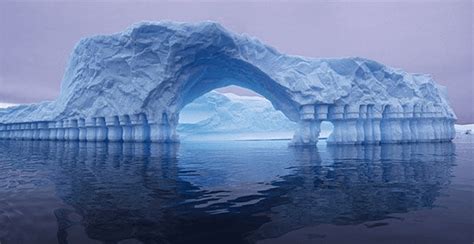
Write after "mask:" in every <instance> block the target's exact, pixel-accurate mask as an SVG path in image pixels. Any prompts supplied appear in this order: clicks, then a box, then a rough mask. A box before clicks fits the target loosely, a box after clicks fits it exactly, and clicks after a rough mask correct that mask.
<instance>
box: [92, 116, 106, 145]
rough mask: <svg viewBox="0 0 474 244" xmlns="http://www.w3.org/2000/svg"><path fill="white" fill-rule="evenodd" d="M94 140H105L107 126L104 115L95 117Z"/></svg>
mask: <svg viewBox="0 0 474 244" xmlns="http://www.w3.org/2000/svg"><path fill="white" fill-rule="evenodd" d="M95 122H96V138H95V139H96V141H107V126H106V125H105V118H104V117H97V118H96V121H95Z"/></svg>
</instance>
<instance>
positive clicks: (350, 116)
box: [341, 105, 360, 144]
mask: <svg viewBox="0 0 474 244" xmlns="http://www.w3.org/2000/svg"><path fill="white" fill-rule="evenodd" d="M359 107H360V106H359V105H345V106H344V116H343V118H344V119H343V120H342V126H343V128H344V132H343V134H342V141H341V143H343V144H356V143H357V138H358V135H357V132H358V130H357V120H358V119H359Z"/></svg>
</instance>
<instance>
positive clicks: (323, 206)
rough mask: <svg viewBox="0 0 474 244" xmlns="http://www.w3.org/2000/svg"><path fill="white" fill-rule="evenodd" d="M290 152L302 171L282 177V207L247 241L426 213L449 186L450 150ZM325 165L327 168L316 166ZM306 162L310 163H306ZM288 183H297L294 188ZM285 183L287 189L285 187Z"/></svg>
mask: <svg viewBox="0 0 474 244" xmlns="http://www.w3.org/2000/svg"><path fill="white" fill-rule="evenodd" d="M325 149H326V151H322V152H321V154H320V155H321V156H319V154H318V152H317V151H316V150H314V149H311V148H296V149H294V150H295V155H297V156H296V157H297V158H298V160H300V161H301V163H303V164H304V166H303V167H301V168H300V169H299V171H298V172H297V173H295V174H294V175H290V176H287V177H286V178H285V180H286V181H285V182H284V183H283V184H282V185H281V186H280V187H282V188H286V187H288V189H287V191H286V192H287V193H286V195H285V197H286V198H288V199H289V201H288V202H287V203H286V204H282V205H280V206H276V207H274V208H272V213H271V214H270V218H271V221H269V222H267V223H265V224H264V225H263V226H262V227H261V228H260V229H259V230H258V231H256V232H255V233H254V235H253V237H252V238H255V239H267V238H273V237H278V236H281V235H283V234H285V233H287V232H289V231H292V230H296V229H300V228H303V227H306V226H313V225H317V224H323V223H324V224H326V223H327V224H336V225H338V224H341V225H348V224H349V225H350V224H359V223H363V222H366V221H374V220H381V219H385V218H390V215H391V214H394V213H405V212H409V211H413V210H417V209H422V208H431V207H433V205H434V202H435V200H436V198H437V197H438V195H439V190H440V189H441V188H442V187H444V186H446V185H447V184H449V177H450V173H451V167H452V164H453V162H454V157H455V156H454V144H452V143H442V144H416V145H415V144H410V145H408V144H404V145H383V146H337V147H327V148H325ZM319 157H321V158H323V161H322V162H324V161H331V163H330V165H326V166H323V165H321V164H320V162H321V161H320V160H319ZM308 162H311V163H308ZM294 182H298V184H297V185H295V184H294ZM287 183H289V184H287Z"/></svg>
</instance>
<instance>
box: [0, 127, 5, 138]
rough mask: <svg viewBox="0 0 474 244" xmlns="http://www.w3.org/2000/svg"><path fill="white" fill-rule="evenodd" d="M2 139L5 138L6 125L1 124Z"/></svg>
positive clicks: (0, 133)
mask: <svg viewBox="0 0 474 244" xmlns="http://www.w3.org/2000/svg"><path fill="white" fill-rule="evenodd" d="M0 139H5V125H4V124H0Z"/></svg>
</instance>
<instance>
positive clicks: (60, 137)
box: [56, 121, 64, 141]
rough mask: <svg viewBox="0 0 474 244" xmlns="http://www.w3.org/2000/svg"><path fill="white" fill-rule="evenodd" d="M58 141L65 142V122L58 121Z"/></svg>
mask: <svg viewBox="0 0 474 244" xmlns="http://www.w3.org/2000/svg"><path fill="white" fill-rule="evenodd" d="M56 140H58V141H62V140H64V121H56Z"/></svg>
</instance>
